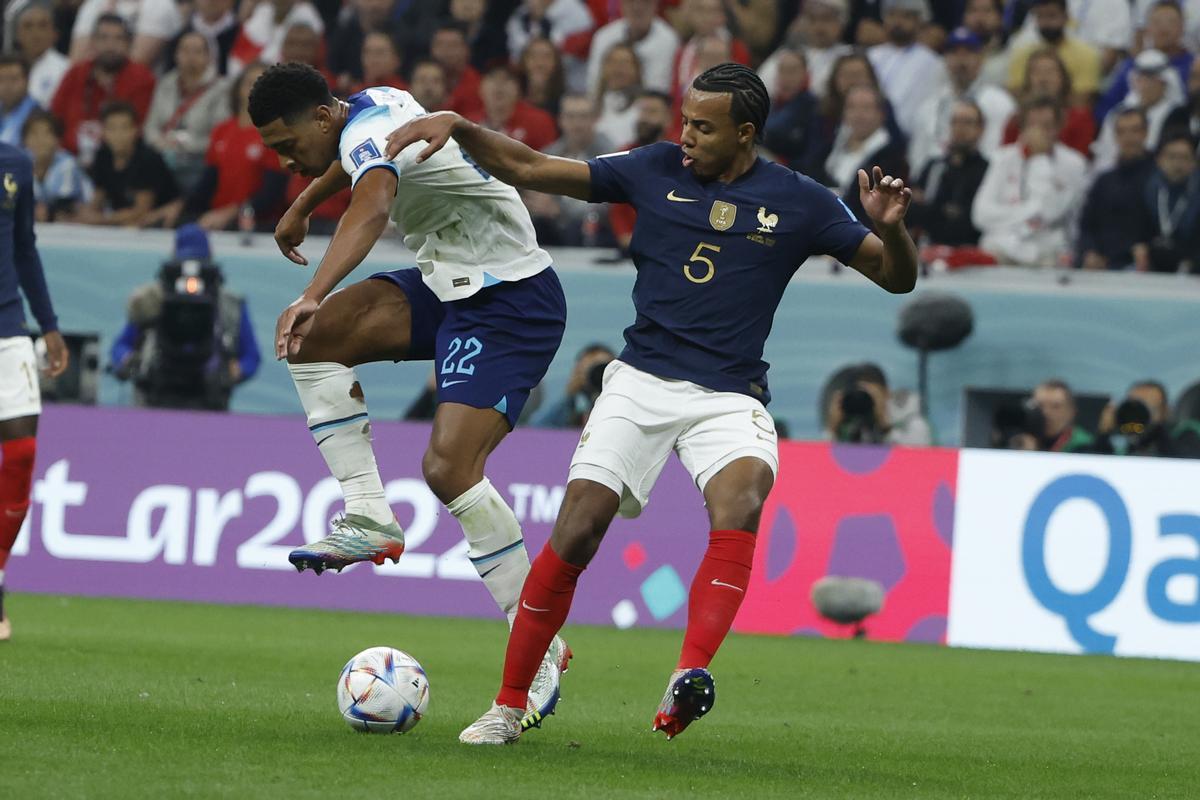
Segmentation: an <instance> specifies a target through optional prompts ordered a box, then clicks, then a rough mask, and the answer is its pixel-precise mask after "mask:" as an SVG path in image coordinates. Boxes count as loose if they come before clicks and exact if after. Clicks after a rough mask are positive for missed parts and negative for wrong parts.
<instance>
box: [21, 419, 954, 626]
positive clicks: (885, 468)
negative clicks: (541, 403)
mask: <svg viewBox="0 0 1200 800" xmlns="http://www.w3.org/2000/svg"><path fill="white" fill-rule="evenodd" d="M373 429H374V438H375V451H376V454H377V457H378V461H379V467H380V470H381V472H382V474H383V479H384V485H385V489H386V491H387V494H388V499H389V501H390V502H391V504H392V507H393V508H394V509H395V511H396V516H397V518H398V519H399V521H400V524H401V525H403V526H404V529H405V538H406V545H407V549H406V551H405V553H404V556H403V557H402V558H401V559H400V561H399V563H397V564H391V563H388V564H386V565H384V566H382V567H376V566H374V565H372V564H358V565H355V566H353V567H351V568H348V569H347V570H345V571H344V572H342V573H340V574H338V573H334V572H326V573H324V574H323V575H320V576H318V575H316V574H314V573H313V572H309V571H306V572H304V573H303V574H297V573H296V571H295V569H294V568H293V567H292V566H291V565H290V564H289V563H288V560H287V555H288V552H289V551H290V550H291V549H292V548H293V547H296V546H298V545H300V544H302V543H303V542H304V541H306V540H307V541H315V540H317V539H319V538H321V537H323V536H324V535H325V534H326V533H327V531H328V524H329V520H330V518H331V517H332V516H334V515H336V514H337V513H339V512H340V511H341V505H342V503H341V493H340V490H339V487H338V484H337V482H336V481H335V480H334V479H333V478H331V477H329V474H328V472H327V471H326V468H325V464H324V462H323V461H322V459H321V456H320V453H319V452H318V451H317V448H316V447H315V446H314V444H313V440H312V436H311V435H310V434H309V432H308V430H307V428H306V427H305V424H304V420H303V417H301V416H299V415H296V416H293V417H257V416H242V415H236V414H209V413H199V412H171V411H149V410H142V409H123V408H83V407H70V406H50V407H48V408H47V409H46V411H45V414H44V416H43V419H42V424H41V430H40V435H39V439H38V457H37V471H36V475H35V481H34V490H33V505H32V507H31V509H30V514H29V517H28V519H27V521H26V523H25V527H24V529H23V531H22V533H21V536H20V538H19V539H18V541H17V547H16V550H15V551H14V557H13V559H12V560H11V561H10V562H9V568H8V570H7V578H8V583H9V586H10V588H11V589H13V590H14V591H28V592H55V593H64V594H76V595H95V596H110V597H138V598H162V599H174V600H195V601H203V602H216V603H250V604H262V605H285V606H312V607H321V608H339V609H350V610H362V611H385V612H389V611H390V612H397V613H406V614H422V615H449V616H470V617H496V616H498V615H499V612H498V610H497V609H496V606H495V604H494V603H493V602H492V599H491V597H490V596H489V595H488V593H487V591H486V589H485V588H484V586H483V585H482V582H481V581H480V580H479V578H478V576H477V575H476V572H475V569H474V567H473V566H472V565H471V563H470V562H469V561H468V560H467V546H466V543H465V542H464V540H463V536H462V531H461V529H460V528H459V525H458V523H457V521H456V520H455V519H454V518H453V517H451V516H450V514H449V513H448V512H447V511H446V510H445V508H444V507H443V506H442V504H441V503H440V502H439V501H438V500H437V498H435V497H434V495H433V493H432V492H431V491H430V490H429V488H428V487H427V486H426V485H425V482H424V481H423V480H422V478H421V466H420V465H421V456H422V454H423V452H424V450H425V445H426V443H427V441H428V437H429V426H428V425H425V424H411V423H394V422H375V423H373ZM576 443H577V433H576V432H574V431H545V430H537V429H528V428H522V429H519V430H517V431H516V432H514V433H513V434H512V435H510V436H509V437H508V438H507V439H506V440H505V441H504V443H503V444H501V446H500V447H499V448H498V449H497V450H496V452H495V453H494V454H493V455H492V457H491V459H490V461H489V464H488V470H487V472H488V476H489V477H490V478H491V480H492V483H493V484H494V485H495V486H496V487H497V489H498V490H499V491H500V493H501V495H503V496H504V497H505V499H507V500H508V502H509V503H510V504H511V505H512V508H513V511H514V512H515V513H516V516H517V519H518V520H520V522H521V525H522V527H523V529H524V532H525V539H526V543H527V546H528V549H529V551H530V553H531V554H532V555H536V554H537V552H538V551H540V550H541V548H542V546H543V545H544V544H545V542H546V540H547V539H548V538H549V536H550V531H551V528H552V526H553V522H554V517H555V515H556V514H557V512H558V506H559V504H560V502H561V500H562V496H563V492H564V488H565V478H566V474H567V467H568V464H569V463H570V459H571V454H572V453H573V452H574V450H575V446H576ZM781 454H782V460H781V470H782V471H781V474H780V477H779V480H778V482H777V485H776V489H775V491H774V492H773V493H772V497H771V500H770V502H769V503H768V508H767V510H766V512H765V513H764V518H763V531H762V534H761V535H760V543H759V547H758V551H759V552H758V553H757V555H756V559H755V577H754V580H753V582H752V584H751V586H750V587H749V590H748V592H747V598H746V603H745V604H744V605H743V608H742V613H741V615H740V616H739V617H738V621H737V624H736V626H735V627H736V629H737V630H742V631H754V632H762V633H781V634H790V633H807V634H810V635H812V634H815V635H826V636H837V635H847V631H845V630H842V629H839V628H836V627H834V626H830V625H826V624H824V623H822V622H821V621H820V620H819V619H818V618H817V617H816V615H815V610H814V609H813V608H812V605H811V602H810V600H809V593H810V590H811V587H812V583H813V582H814V581H816V580H817V579H819V578H820V577H822V576H823V575H826V574H838V575H861V576H864V577H872V578H875V579H877V580H880V581H881V582H882V584H883V585H884V588H885V591H886V592H887V601H886V602H885V604H884V608H883V610H882V611H881V612H880V613H879V614H878V615H876V617H874V618H873V620H872V623H871V624H870V625H869V631H870V635H871V638H879V639H891V640H902V639H906V638H914V636H915V637H916V638H921V639H924V640H927V641H942V640H943V636H942V632H943V631H944V620H945V614H946V608H945V607H946V598H947V595H948V592H949V560H950V547H949V536H950V533H949V530H948V528H947V527H946V525H945V524H941V525H939V520H943V521H944V520H950V519H952V518H953V517H952V509H953V506H954V494H953V487H954V477H953V476H954V470H955V465H956V463H957V453H956V452H955V451H921V450H905V449H903V448H894V449H891V450H889V449H887V448H868V449H865V450H863V451H862V452H859V453H849V452H848V451H846V448H841V449H838V448H831V447H830V445H828V444H823V443H798V442H784V443H782V445H781ZM850 455H853V456H854V458H849V456H850ZM848 458H849V460H847V459H848ZM864 459H865V460H864ZM860 462H861V463H860ZM867 462H869V463H867ZM707 542H708V520H707V515H706V514H705V512H704V506H703V503H702V501H701V498H700V495H699V493H698V492H697V490H696V487H695V485H694V484H693V483H692V481H691V479H690V478H689V477H688V475H687V473H686V472H685V471H684V470H683V468H682V467H681V466H680V465H679V463H678V461H677V460H676V459H674V458H672V459H670V461H669V462H668V464H667V467H666V469H665V470H664V471H663V473H662V477H661V478H660V479H659V481H658V484H657V486H656V487H655V489H654V492H653V494H652V496H651V501H650V503H649V504H648V505H647V506H646V509H645V511H644V512H643V513H642V515H641V516H640V517H639V518H637V519H635V520H621V519H618V520H617V521H616V522H615V523H614V524H613V526H612V528H611V529H610V530H609V532H608V535H607V537H606V539H605V542H604V544H603V546H602V547H601V548H600V552H599V554H598V555H597V556H596V558H595V560H594V561H593V562H592V563H591V565H590V566H589V567H588V569H587V571H586V572H585V573H584V574H583V577H582V578H581V579H580V583H579V591H578V592H577V593H576V595H575V605H574V607H573V609H572V612H571V619H572V621H573V622H577V623H593V624H608V625H613V624H615V625H617V626H618V627H630V626H635V625H636V626H645V625H651V626H662V627H682V626H683V624H684V622H685V619H686V610H687V609H686V607H687V592H688V584H689V583H690V581H691V576H692V574H693V573H694V572H695V570H696V567H697V565H698V564H699V563H700V558H701V556H702V555H703V552H704V549H705V547H706V545H707ZM931 620H932V621H934V622H937V623H938V624H937V625H932V623H931V622H930V621H931ZM926 629H928V630H926ZM919 631H925V633H923V634H922V635H920V636H917V635H916V633H917V632H919Z"/></svg>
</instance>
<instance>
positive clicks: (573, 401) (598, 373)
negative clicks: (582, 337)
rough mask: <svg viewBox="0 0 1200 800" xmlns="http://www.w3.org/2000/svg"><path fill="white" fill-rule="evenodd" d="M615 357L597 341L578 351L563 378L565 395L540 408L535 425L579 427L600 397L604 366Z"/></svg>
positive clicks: (583, 423)
mask: <svg viewBox="0 0 1200 800" xmlns="http://www.w3.org/2000/svg"><path fill="white" fill-rule="evenodd" d="M616 357H617V356H616V354H615V353H614V352H613V351H612V350H610V349H609V348H608V346H607V345H604V344H600V343H595V344H590V345H588V346H587V347H585V348H583V349H582V350H580V351H579V355H577V356H575V367H574V369H572V370H571V378H570V380H568V381H567V391H566V395H565V396H564V397H563V399H562V400H559V401H558V402H557V403H554V404H553V405H551V406H550V407H549V408H547V409H546V410H545V411H543V412H542V413H541V415H539V416H538V418H537V419H535V420H534V422H533V424H534V425H536V426H537V427H539V428H582V427H583V426H584V425H585V424H586V423H587V419H588V415H589V414H590V413H591V412H592V406H593V405H594V404H595V402H596V398H597V397H599V396H600V387H601V384H602V383H603V381H604V369H605V367H607V366H608V362H610V361H612V360H613V359H614V358H616Z"/></svg>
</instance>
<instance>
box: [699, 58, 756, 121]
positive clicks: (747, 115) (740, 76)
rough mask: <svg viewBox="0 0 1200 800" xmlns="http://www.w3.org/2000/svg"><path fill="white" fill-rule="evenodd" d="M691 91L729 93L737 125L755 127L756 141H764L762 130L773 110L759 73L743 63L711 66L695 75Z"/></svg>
mask: <svg viewBox="0 0 1200 800" xmlns="http://www.w3.org/2000/svg"><path fill="white" fill-rule="evenodd" d="M692 88H693V89H696V90H697V91H701V92H717V93H726V92H727V93H729V94H730V95H732V98H733V99H732V101H731V102H730V105H729V115H730V116H731V117H733V121H734V123H736V124H738V125H742V124H744V123H747V122H749V123H750V124H751V125H753V126H754V138H755V141H762V135H763V127H764V126H765V125H766V122H767V114H769V113H770V111H771V97H770V95H768V94H767V87H766V86H764V85H763V82H762V79H761V78H759V77H758V73H756V72H755V71H754V70H752V69H750V68H749V67H744V66H742V65H741V64H734V63H732V62H726V63H724V64H717V65H716V66H715V67H709V68H708V69H706V70H704V72H701V73H700V74H699V75H697V76H696V79H695V80H694V81H692Z"/></svg>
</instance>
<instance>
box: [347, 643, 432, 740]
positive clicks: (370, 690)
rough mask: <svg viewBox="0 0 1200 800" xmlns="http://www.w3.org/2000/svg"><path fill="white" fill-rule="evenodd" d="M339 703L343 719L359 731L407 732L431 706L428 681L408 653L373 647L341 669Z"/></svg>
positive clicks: (389, 648)
mask: <svg viewBox="0 0 1200 800" xmlns="http://www.w3.org/2000/svg"><path fill="white" fill-rule="evenodd" d="M337 702H338V710H339V711H341V712H342V719H344V720H346V724H347V725H349V726H350V727H351V728H354V729H355V730H356V731H366V732H367V733H407V732H408V731H411V730H412V729H413V728H414V727H416V725H417V723H418V722H420V721H421V717H423V716H425V710H426V709H427V708H428V707H429V679H428V678H426V677H425V670H423V669H421V665H420V664H419V663H417V660H416V659H415V658H413V657H412V656H410V655H409V654H408V653H403V652H401V651H399V650H394V649H392V648H391V647H372V648H370V649H368V650H363V651H362V652H361V653H359V654H358V655H356V656H355V657H354V658H352V659H350V661H348V662H347V663H346V666H345V667H343V668H342V674H341V675H340V676H339V677H338V684H337Z"/></svg>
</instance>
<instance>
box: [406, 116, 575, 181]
mask: <svg viewBox="0 0 1200 800" xmlns="http://www.w3.org/2000/svg"><path fill="white" fill-rule="evenodd" d="M451 137H453V138H454V140H455V141H456V142H458V144H459V146H460V147H462V149H463V150H466V151H467V153H469V154H470V156H471V158H472V159H473V160H474V161H475V163H476V164H478V165H479V166H480V167H481V168H483V169H484V170H485V171H486V172H488V173H489V174H491V175H493V176H494V177H495V178H497V179H498V180H501V181H503V182H504V183H507V184H508V185H509V186H516V187H518V188H520V189H533V190H535V191H538V192H544V193H546V194H560V195H566V196H567V197H574V198H576V199H578V200H589V199H591V184H592V171H591V169H590V168H589V167H588V165H587V163H585V162H583V161H576V160H574V159H570V158H558V157H556V156H548V155H546V154H545V153H539V152H538V151H537V150H534V149H532V148H530V147H527V146H525V145H524V144H522V143H521V142H518V141H517V140H516V139H510V138H509V137H507V136H505V135H504V134H502V133H496V132H495V131H489V130H488V129H487V128H484V127H482V126H480V125H476V124H475V123H473V122H469V121H467V120H465V119H463V118H462V117H461V116H459V115H458V114H455V113H454V112H452V111H439V112H438V113H436V114H428V115H426V116H423V117H417V118H416V119H414V120H411V121H409V122H407V123H405V124H404V125H402V126H400V127H399V128H397V129H396V130H394V131H392V133H391V134H390V135H389V136H388V146H387V158H388V159H389V160H391V159H394V158H396V156H398V155H399V154H400V153H402V152H403V151H404V150H405V149H407V148H408V147H409V146H410V145H413V144H414V143H416V142H422V141H424V142H429V146H428V147H426V148H425V149H423V150H422V151H421V152H420V153H418V154H417V156H416V159H415V163H417V164H420V163H421V162H422V161H424V160H425V159H427V158H429V157H430V156H432V155H433V154H434V153H436V152H437V151H438V150H441V149H442V148H443V147H444V146H445V145H446V142H447V141H449V140H450V138H451Z"/></svg>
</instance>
